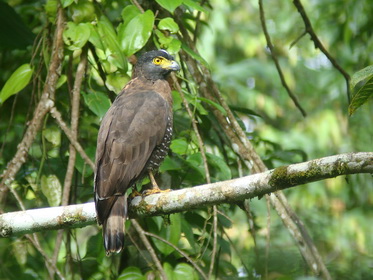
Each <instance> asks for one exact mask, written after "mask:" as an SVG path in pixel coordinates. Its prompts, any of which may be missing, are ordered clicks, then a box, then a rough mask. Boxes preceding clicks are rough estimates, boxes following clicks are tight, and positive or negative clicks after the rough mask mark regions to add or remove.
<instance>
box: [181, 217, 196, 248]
mask: <svg viewBox="0 0 373 280" xmlns="http://www.w3.org/2000/svg"><path fill="white" fill-rule="evenodd" d="M181 229H182V232H183V233H184V235H185V238H186V239H187V240H188V242H189V245H190V247H192V253H193V254H195V253H197V243H196V240H195V237H194V234H193V230H192V227H191V224H189V223H188V222H187V221H186V220H185V219H181Z"/></svg>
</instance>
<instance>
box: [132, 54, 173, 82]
mask: <svg viewBox="0 0 373 280" xmlns="http://www.w3.org/2000/svg"><path fill="white" fill-rule="evenodd" d="M178 70H180V66H179V64H178V63H177V62H176V61H175V60H174V58H173V57H172V56H171V55H170V54H169V53H168V52H166V51H165V50H155V51H150V52H146V53H144V54H143V55H142V56H140V57H139V59H138V60H137V63H136V65H135V73H134V75H133V77H144V78H146V79H148V80H159V79H161V80H162V79H166V78H167V75H168V74H170V73H171V71H178Z"/></svg>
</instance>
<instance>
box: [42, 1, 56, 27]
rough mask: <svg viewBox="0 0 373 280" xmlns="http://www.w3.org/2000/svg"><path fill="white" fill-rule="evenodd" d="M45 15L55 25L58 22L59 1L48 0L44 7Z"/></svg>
mask: <svg viewBox="0 0 373 280" xmlns="http://www.w3.org/2000/svg"><path fill="white" fill-rule="evenodd" d="M44 9H45V13H46V14H47V16H48V20H49V22H50V23H54V22H55V21H56V15H57V9H58V1H57V0H47V2H46V3H45V6H44Z"/></svg>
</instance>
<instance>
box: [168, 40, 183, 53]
mask: <svg viewBox="0 0 373 280" xmlns="http://www.w3.org/2000/svg"><path fill="white" fill-rule="evenodd" d="M180 48H181V41H180V40H178V39H176V38H172V41H171V42H170V43H169V44H168V46H167V51H168V52H169V53H170V54H176V53H178V52H179V51H180Z"/></svg>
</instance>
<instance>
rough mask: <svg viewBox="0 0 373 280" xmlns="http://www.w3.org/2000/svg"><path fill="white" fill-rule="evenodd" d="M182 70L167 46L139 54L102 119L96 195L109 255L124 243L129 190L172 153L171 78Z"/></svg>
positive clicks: (98, 217) (100, 221)
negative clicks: (129, 79)
mask: <svg viewBox="0 0 373 280" xmlns="http://www.w3.org/2000/svg"><path fill="white" fill-rule="evenodd" d="M178 70H180V67H179V65H178V63H177V62H176V61H175V60H174V58H173V57H172V56H171V55H170V54H169V53H168V52H166V51H164V50H155V51H150V52H146V53H145V54H143V55H142V56H141V57H140V58H139V59H138V61H137V63H136V65H135V67H134V70H133V75H132V79H131V81H129V82H128V84H127V85H126V86H125V87H124V88H123V90H122V91H121V93H120V94H119V95H118V96H117V98H116V99H115V101H114V102H113V104H112V106H111V107H110V109H109V110H108V112H107V113H106V115H105V116H104V118H103V120H102V123H101V126H100V130H99V132H98V139H97V150H96V165H95V187H94V192H95V197H94V199H95V205H96V213H97V220H98V224H100V225H102V226H103V238H104V246H105V250H106V254H107V255H110V254H111V253H113V252H120V251H121V250H122V249H123V245H124V223H125V221H126V219H127V208H128V204H127V196H126V191H127V190H128V189H129V188H131V187H132V186H134V184H135V183H136V182H137V181H138V180H140V179H141V178H142V177H144V176H145V175H146V174H147V173H148V172H149V171H151V170H154V169H157V168H158V167H159V165H160V163H161V162H162V160H163V159H164V157H165V156H166V155H167V152H168V149H169V145H170V142H171V136H172V123H173V116H172V96H171V88H170V86H169V84H168V82H167V80H166V78H167V76H168V75H169V74H170V73H171V71H178ZM150 173H151V172H150Z"/></svg>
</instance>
